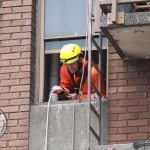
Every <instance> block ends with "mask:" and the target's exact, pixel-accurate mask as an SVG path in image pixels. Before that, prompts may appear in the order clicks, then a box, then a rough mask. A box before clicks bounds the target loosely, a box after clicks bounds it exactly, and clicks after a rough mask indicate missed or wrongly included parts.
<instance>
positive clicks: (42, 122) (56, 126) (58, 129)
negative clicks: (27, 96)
mask: <svg viewBox="0 0 150 150" xmlns="http://www.w3.org/2000/svg"><path fill="white" fill-rule="evenodd" d="M92 104H93V106H94V107H95V108H97V106H98V104H97V102H92ZM73 112H74V113H73ZM105 112H106V113H107V110H106V111H105ZM46 116H47V103H46V104H45V103H43V104H38V105H35V106H31V111H30V135H29V150H44V149H45V137H46ZM105 119H106V118H105ZM91 126H92V127H93V128H94V130H95V131H96V132H97V134H98V130H99V122H98V119H97V118H96V116H95V115H94V114H92V113H91ZM105 128H106V125H105ZM105 130H106V129H105ZM86 131H87V102H86V101H81V102H77V103H75V104H74V101H61V102H60V101H59V102H52V103H51V104H50V109H49V129H48V150H72V147H73V145H74V150H86V137H87V132H86ZM73 133H74V134H73ZM73 141H74V142H73ZM96 145H97V141H96V139H95V137H94V136H93V135H92V134H91V150H94V148H95V146H96Z"/></svg>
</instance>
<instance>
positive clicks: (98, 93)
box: [91, 82, 101, 97]
mask: <svg viewBox="0 0 150 150" xmlns="http://www.w3.org/2000/svg"><path fill="white" fill-rule="evenodd" d="M91 87H92V88H93V89H94V90H95V92H96V94H97V95H98V96H99V97H100V95H101V93H100V92H99V91H98V90H97V89H96V87H95V86H94V84H93V83H92V82H91Z"/></svg>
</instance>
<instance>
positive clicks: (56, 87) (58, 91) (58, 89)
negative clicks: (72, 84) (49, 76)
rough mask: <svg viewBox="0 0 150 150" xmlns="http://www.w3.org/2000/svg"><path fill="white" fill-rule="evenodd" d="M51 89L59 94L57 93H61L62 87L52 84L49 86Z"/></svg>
mask: <svg viewBox="0 0 150 150" xmlns="http://www.w3.org/2000/svg"><path fill="white" fill-rule="evenodd" d="M51 90H52V93H55V94H59V93H61V92H62V91H63V89H62V87H61V86H57V85H55V86H53V87H52V88H51Z"/></svg>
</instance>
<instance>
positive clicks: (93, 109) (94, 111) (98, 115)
mask: <svg viewBox="0 0 150 150" xmlns="http://www.w3.org/2000/svg"><path fill="white" fill-rule="evenodd" d="M90 107H91V110H92V111H93V113H94V114H95V115H96V116H97V118H98V119H100V118H101V116H100V114H99V113H98V112H97V111H96V109H95V108H94V107H93V105H92V104H91V105H90Z"/></svg>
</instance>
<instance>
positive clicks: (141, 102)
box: [139, 98, 150, 105]
mask: <svg viewBox="0 0 150 150" xmlns="http://www.w3.org/2000/svg"><path fill="white" fill-rule="evenodd" d="M139 105H150V99H149V98H148V99H140V100H139Z"/></svg>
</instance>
